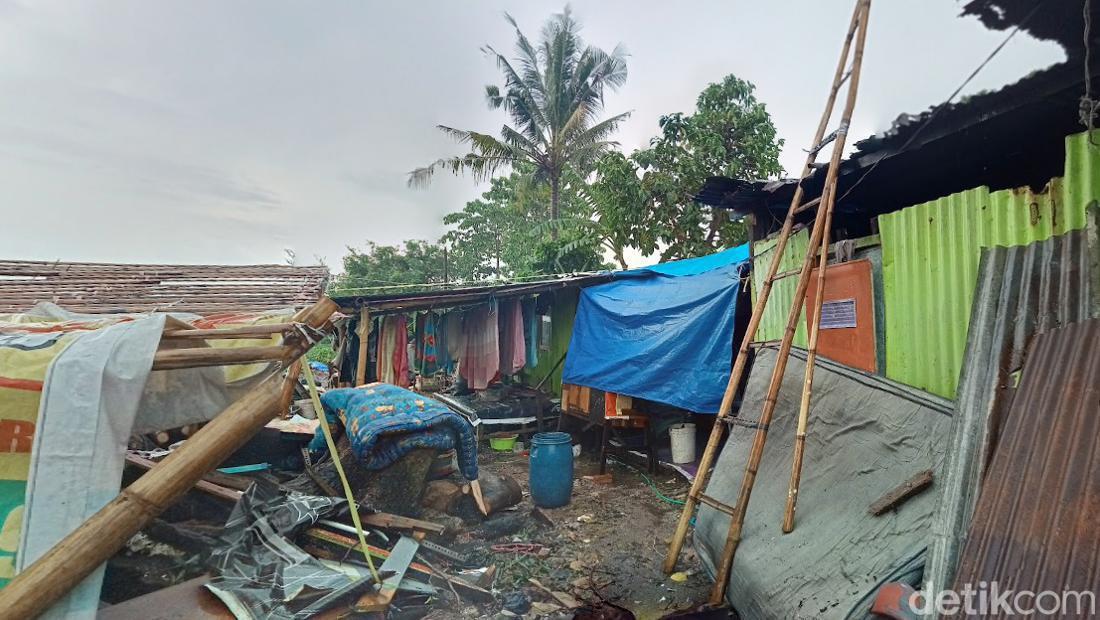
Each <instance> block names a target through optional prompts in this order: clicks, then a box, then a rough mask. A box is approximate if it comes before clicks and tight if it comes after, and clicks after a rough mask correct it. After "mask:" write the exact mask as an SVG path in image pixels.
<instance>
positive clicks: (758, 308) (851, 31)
mask: <svg viewBox="0 0 1100 620" xmlns="http://www.w3.org/2000/svg"><path fill="white" fill-rule="evenodd" d="M859 12H860V9H859V5H858V3H857V5H856V8H855V10H854V11H853V12H852V19H851V22H850V23H849V25H848V33H847V35H845V37H844V45H843V47H842V48H841V53H840V61H839V62H838V63H837V66H836V72H835V73H834V74H833V85H832V88H831V89H830V91H829V98H828V100H826V102H825V111H824V112H823V113H822V115H821V120H820V121H819V122H818V125H817V132H816V133H815V134H814V139H813V142H812V144H814V145H817V144H820V143H821V141H822V139H824V138H825V130H826V129H827V128H828V126H829V119H830V118H831V117H832V115H833V106H834V105H835V103H836V97H837V94H838V93H839V92H840V87H841V84H842V77H843V75H844V67H845V66H846V65H847V64H848V51H849V49H850V48H851V44H852V39H853V38H854V37H855V30H856V26H857V24H858V23H859ZM816 161H817V150H811V152H810V153H809V154H808V155H807V156H806V163H805V164H804V165H803V167H802V178H805V177H806V176H808V175H809V174H810V172H811V171H812V170H813V164H814V163H815V162H816ZM802 196H803V189H802V184H801V183H800V184H799V185H798V186H797V187H796V188H795V191H794V196H793V197H791V204H790V208H789V209H788V210H787V218H786V219H785V220H784V221H783V228H782V230H781V231H780V233H779V237H778V238H777V239H776V244H775V247H774V248H772V250H771V251H772V252H774V254H773V255H772V260H771V262H770V263H769V265H768V272H767V275H766V276H765V277H764V284H763V286H761V288H760V291H759V293H758V295H757V297H756V303H755V304H754V305H753V309H752V317H751V318H750V319H749V325H748V328H747V329H746V330H745V335H744V337H743V338H742V340H741V347H740V348H739V349H738V351H737V358H736V360H735V361H734V364H733V370H732V371H731V372H730V378H729V381H728V382H727V383H726V391H725V393H724V394H723V395H722V404H721V405H720V407H719V409H718V416H717V418H716V419H715V422H714V425H713V426H712V427H711V430H710V437H709V438H708V439H707V446H706V448H705V449H704V450H703V456H702V457H701V458H700V459H699V467H698V469H697V471H698V475H696V476H695V480H694V481H692V484H691V490H690V491H689V492H688V496H687V499H686V500H685V501H684V509H683V511H682V512H681V513H680V520H679V521H678V522H677V524H676V532H675V533H674V534H673V536H672V541H671V542H670V543H669V546H668V553H667V554H666V556H665V563H664V567H663V568H664V571H665V573H668V574H671V573H673V572H674V571H675V570H676V561H677V560H678V559H679V558H680V551H681V550H682V549H683V546H684V539H685V538H686V537H687V532H688V528H689V527H691V520H692V518H693V517H694V516H695V509H696V508H697V507H698V506H699V496H700V494H702V493H703V491H704V490H705V488H706V485H707V480H708V479H709V478H710V468H711V466H712V465H713V464H714V457H715V456H716V455H717V453H718V445H719V443H721V441H722V436H723V434H724V432H725V423H724V422H723V419H724V418H726V417H727V416H728V415H729V414H730V410H731V409H732V408H733V398H734V396H735V395H736V394H737V388H738V387H739V386H740V385H741V378H742V376H743V375H744V373H745V366H746V365H747V363H748V359H749V350H750V348H751V346H752V341H753V339H754V338H755V337H756V332H757V330H758V329H759V328H760V322H761V321H762V320H763V318H764V309H765V308H766V307H767V304H768V297H770V296H771V291H772V285H773V284H774V281H775V274H776V273H778V272H779V265H780V263H781V261H782V257H783V252H784V251H785V250H786V249H787V240H788V239H789V238H790V234H791V229H792V228H794V217H795V213H796V209H798V207H799V206H800V205H801V203H802Z"/></svg>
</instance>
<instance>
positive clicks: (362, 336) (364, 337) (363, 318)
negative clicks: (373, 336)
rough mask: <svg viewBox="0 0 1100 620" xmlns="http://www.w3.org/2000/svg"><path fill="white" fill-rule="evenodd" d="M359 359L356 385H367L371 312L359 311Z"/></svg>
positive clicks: (356, 365) (364, 308) (363, 309)
mask: <svg viewBox="0 0 1100 620" xmlns="http://www.w3.org/2000/svg"><path fill="white" fill-rule="evenodd" d="M357 333H358V334H359V357H358V358H357V362H356V364H355V385H356V386H360V385H366V383H367V343H368V342H369V341H370V310H368V309H367V308H366V307H365V306H364V307H363V308H362V309H361V310H359V330H358V332H357Z"/></svg>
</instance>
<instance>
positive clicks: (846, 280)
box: [806, 260, 877, 372]
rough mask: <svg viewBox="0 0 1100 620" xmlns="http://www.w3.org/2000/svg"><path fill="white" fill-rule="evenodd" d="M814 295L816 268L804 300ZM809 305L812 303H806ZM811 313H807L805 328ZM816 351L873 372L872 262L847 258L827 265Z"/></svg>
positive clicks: (811, 300) (874, 365)
mask: <svg viewBox="0 0 1100 620" xmlns="http://www.w3.org/2000/svg"><path fill="white" fill-rule="evenodd" d="M816 298H817V269H814V270H813V273H812V274H811V277H810V287H809V289H807V291H806V303H807V304H813V303H814V300H815V299H816ZM807 307H808V308H812V307H813V306H812V305H807ZM809 325H810V316H809V312H807V313H806V328H807V330H808V329H809ZM817 353H818V355H822V356H824V357H827V358H829V359H831V360H833V361H836V362H840V363H841V364H844V365H845V366H851V367H852V368H859V369H860V370H866V371H867V372H875V371H876V370H877V364H876V361H875V299H874V289H873V287H872V286H871V262H870V261H867V260H856V261H849V262H847V263H838V264H835V265H829V267H828V269H827V270H826V271H825V298H824V300H823V303H822V309H821V333H820V334H819V335H818V340H817Z"/></svg>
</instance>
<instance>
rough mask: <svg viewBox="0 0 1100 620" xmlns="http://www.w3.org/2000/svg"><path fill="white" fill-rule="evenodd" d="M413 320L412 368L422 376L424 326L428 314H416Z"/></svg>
mask: <svg viewBox="0 0 1100 620" xmlns="http://www.w3.org/2000/svg"><path fill="white" fill-rule="evenodd" d="M415 316H416V318H415V319H414V322H415V327H413V343H414V344H415V346H414V349H415V352H414V353H413V357H412V359H413V362H412V367H413V369H415V370H416V371H417V372H419V373H421V374H424V326H425V324H426V322H427V320H428V314H427V313H423V314H417V315H415Z"/></svg>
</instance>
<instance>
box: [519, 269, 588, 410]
mask: <svg viewBox="0 0 1100 620" xmlns="http://www.w3.org/2000/svg"><path fill="white" fill-rule="evenodd" d="M550 294H552V295H553V296H554V301H553V304H552V305H551V306H550V350H549V351H545V350H540V351H539V363H538V365H536V366H535V367H534V368H530V369H525V370H524V371H523V377H524V383H526V384H528V385H532V386H534V385H537V384H538V383H539V381H542V379H543V378H544V377H546V374H547V373H549V372H550V370H551V369H552V368H553V369H554V371H553V373H552V374H551V376H550V380H549V381H547V382H546V383H544V384H543V387H544V388H545V389H546V391H548V392H550V393H552V394H556V395H558V396H560V395H561V373H562V368H564V364H560V363H558V361H559V360H561V358H562V357H563V356H564V355H565V353H566V351H568V350H569V341H570V340H572V339H573V320H574V319H576V317H577V299H578V298H579V297H580V289H578V288H568V289H561V290H557V291H554V292H553V293H550ZM555 364H556V365H557V368H554V366H555Z"/></svg>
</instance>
